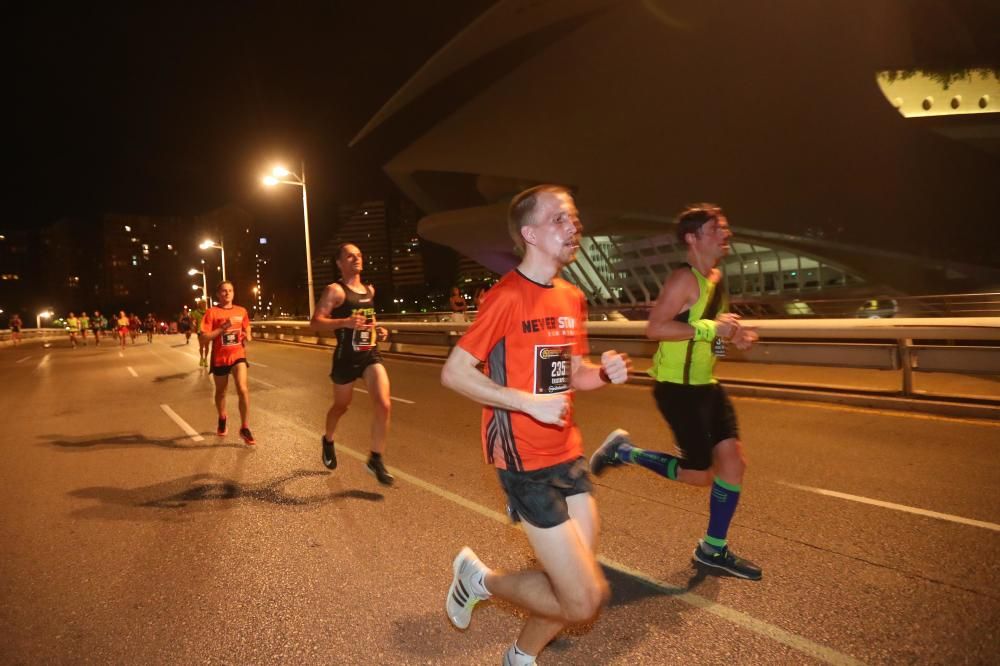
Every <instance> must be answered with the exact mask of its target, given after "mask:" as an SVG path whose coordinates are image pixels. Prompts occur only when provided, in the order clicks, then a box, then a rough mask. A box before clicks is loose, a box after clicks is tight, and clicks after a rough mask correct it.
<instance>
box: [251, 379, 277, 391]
mask: <svg viewBox="0 0 1000 666" xmlns="http://www.w3.org/2000/svg"><path fill="white" fill-rule="evenodd" d="M250 381H252V382H257V383H258V384H262V385H264V386H266V387H268V388H273V389H276V388H278V387H277V386H275V385H274V384H272V383H271V382H265V381H264V380H263V379H257V378H256V377H250Z"/></svg>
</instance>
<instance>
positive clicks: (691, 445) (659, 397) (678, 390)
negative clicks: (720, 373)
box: [653, 382, 740, 470]
mask: <svg viewBox="0 0 1000 666" xmlns="http://www.w3.org/2000/svg"><path fill="white" fill-rule="evenodd" d="M653 397H654V398H655V399H656V406H657V407H659V409H660V413H661V414H663V418H665V419H666V420H667V423H668V424H669V425H670V429H671V430H673V432H674V439H676V440H677V448H678V449H680V452H681V456H682V457H681V460H680V462H679V463H678V465H679V466H680V467H681V468H682V469H698V470H702V469H708V468H709V467H711V466H712V450H713V449H714V448H715V445H716V444H718V443H719V442H721V441H723V440H726V439H734V438H739V436H740V431H739V427H738V426H737V425H736V412H735V411H734V410H733V403H731V402H729V396H727V395H726V391H725V389H723V388H722V386H721V385H720V384H699V385H696V386H691V385H685V384H674V383H673V382H656V387H655V388H654V389H653Z"/></svg>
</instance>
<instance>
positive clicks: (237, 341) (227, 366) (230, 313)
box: [201, 281, 257, 445]
mask: <svg viewBox="0 0 1000 666" xmlns="http://www.w3.org/2000/svg"><path fill="white" fill-rule="evenodd" d="M233 293H234V290H233V283H232V282H228V281H227V282H220V283H219V286H218V288H217V289H216V300H218V301H219V305H217V306H213V307H211V308H209V309H208V312H206V313H205V317H204V319H202V320H201V332H202V337H203V338H204V339H205V340H207V341H211V343H212V363H211V368H210V372H211V373H212V375H213V379H215V408H216V409H217V410H218V412H219V428H218V430H217V431H216V433H217V434H218V435H219V437H222V436H224V435H225V434H226V432H227V429H226V419H227V416H226V388H227V387H228V386H229V375H230V374H232V375H233V377H234V378H235V379H236V393H237V394H238V395H239V400H240V437H242V438H243V441H244V442H246V443H247V444H249V445H254V444H256V443H257V442H256V441H254V438H253V435H252V434H251V433H250V426H249V423H248V421H247V412H248V411H249V409H250V392H249V390H248V389H247V366H248V364H247V352H246V346H247V343H248V342H249V341H250V339H251V338H250V315H249V314H247V311H246V310H245V309H244V308H242V307H240V306H239V305H233Z"/></svg>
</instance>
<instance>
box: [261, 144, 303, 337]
mask: <svg viewBox="0 0 1000 666" xmlns="http://www.w3.org/2000/svg"><path fill="white" fill-rule="evenodd" d="M261 180H262V182H263V183H264V185H266V186H268V187H274V186H275V185H277V184H279V183H282V184H285V185H295V186H297V187H301V188H302V224H303V226H304V227H305V234H306V288H307V289H308V290H309V296H308V298H307V299H306V300H307V302H308V303H309V318H310V319H312V316H313V309H314V307H315V305H314V303H313V300H314V295H313V269H312V247H311V245H310V242H309V200H308V196H307V194H306V163H305V162H303V163H302V175H301V176H298V175H296V174H294V173H292V172H291V171H289V170H288V169H286V168H285V167H283V166H280V165H279V166H276V167H274V168H273V169H271V175H269V176H264V177H263V178H262V179H261Z"/></svg>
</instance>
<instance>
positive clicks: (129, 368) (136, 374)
mask: <svg viewBox="0 0 1000 666" xmlns="http://www.w3.org/2000/svg"><path fill="white" fill-rule="evenodd" d="M126 367H127V368H128V371H129V372H130V373H131V374H132V376H133V377H138V376H139V373H138V372H136V371H135V370H133V369H132V366H131V365H129V366H126Z"/></svg>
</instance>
